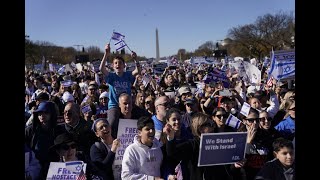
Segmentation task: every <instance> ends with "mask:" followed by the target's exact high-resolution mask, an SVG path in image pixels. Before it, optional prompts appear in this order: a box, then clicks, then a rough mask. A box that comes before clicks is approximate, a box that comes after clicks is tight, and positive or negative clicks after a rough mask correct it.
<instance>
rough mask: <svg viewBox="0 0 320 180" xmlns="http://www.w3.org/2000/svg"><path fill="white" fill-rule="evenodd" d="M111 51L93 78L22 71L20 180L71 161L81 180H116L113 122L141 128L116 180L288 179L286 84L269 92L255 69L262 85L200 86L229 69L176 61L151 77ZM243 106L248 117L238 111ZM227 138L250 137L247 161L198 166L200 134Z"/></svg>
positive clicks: (291, 95)
mask: <svg viewBox="0 0 320 180" xmlns="http://www.w3.org/2000/svg"><path fill="white" fill-rule="evenodd" d="M110 49H111V48H110V45H109V44H107V45H106V46H105V53H104V56H103V58H102V60H101V64H100V67H99V71H90V70H83V71H78V70H74V71H73V72H72V73H70V72H68V73H63V74H59V73H57V72H46V73H43V72H42V73H39V72H35V71H32V70H28V71H26V73H25V84H26V89H25V124H26V125H25V153H28V159H25V161H28V167H26V170H25V174H26V179H33V180H35V179H46V177H47V173H48V169H49V166H50V163H51V162H68V161H77V160H81V161H83V162H85V163H86V164H87V167H86V178H87V179H88V180H89V179H104V180H109V179H116V178H115V176H114V174H113V173H114V171H113V170H114V169H113V168H114V166H113V162H114V160H115V155H116V151H117V148H118V147H119V146H120V144H121V143H120V140H119V137H117V133H118V125H119V120H120V119H136V120H138V121H137V131H138V132H137V135H135V137H134V139H133V143H132V144H130V145H129V146H128V147H127V148H126V149H125V152H124V155H123V160H122V169H121V179H158V180H160V179H171V180H174V179H179V180H181V179H184V180H188V179H190V180H231V179H234V180H238V179H239V180H254V179H270V180H271V179H272V180H278V179H279V180H280V179H281V180H282V179H283V180H292V179H295V166H294V162H295V159H294V140H295V90H294V86H293V87H292V86H289V84H288V83H287V81H278V82H277V81H276V80H274V81H273V83H272V85H271V86H270V85H267V83H266V82H267V68H268V66H266V67H265V66H262V63H261V64H258V65H257V66H259V67H260V69H261V72H262V74H261V79H262V81H261V82H262V83H261V84H258V85H252V84H250V83H249V82H247V81H245V80H243V79H241V77H239V76H238V75H237V74H236V73H235V74H230V73H226V74H227V75H226V76H227V78H228V83H229V85H228V87H226V84H225V82H222V81H213V80H212V81H210V82H208V81H205V77H206V74H208V72H211V71H213V70H219V71H220V70H221V69H225V70H226V71H228V67H222V66H225V65H222V64H215V65H208V64H207V65H201V68H199V66H193V65H191V64H187V63H180V64H177V65H175V66H174V68H170V67H171V66H168V67H167V68H165V70H164V71H163V73H161V74H156V73H155V72H153V71H152V68H147V67H146V66H145V64H141V63H140V62H139V61H137V60H136V58H137V55H136V53H135V52H133V53H132V59H133V60H134V62H135V69H134V70H133V71H128V70H126V64H125V61H124V59H123V58H122V57H121V56H116V57H115V58H114V59H109V57H110ZM107 63H108V64H110V65H111V67H112V70H111V69H109V68H107V66H106V65H107ZM222 90H228V91H230V93H231V94H230V95H225V96H222V95H220V94H219V92H221V91H222ZM245 102H246V103H248V104H249V105H250V110H249V113H248V115H247V116H245V115H243V114H242V113H240V110H241V107H242V106H243V104H244V103H245ZM230 114H232V115H233V116H235V117H237V118H238V119H239V120H241V124H240V127H239V128H235V127H231V126H228V125H227V124H226V120H227V118H228V116H229V115H230ZM224 132H247V140H246V151H245V158H244V159H241V160H239V161H238V162H234V163H233V164H223V165H212V166H201V167H200V166H198V159H199V148H200V139H201V134H203V133H224ZM212 156H214V154H212ZM26 157H27V156H26ZM177 167H179V168H177Z"/></svg>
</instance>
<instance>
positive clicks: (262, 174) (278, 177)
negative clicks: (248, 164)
mask: <svg viewBox="0 0 320 180" xmlns="http://www.w3.org/2000/svg"><path fill="white" fill-rule="evenodd" d="M255 179H256V180H258V179H259V180H262V179H263V180H294V179H295V165H294V163H293V165H292V166H291V168H289V169H286V168H284V167H283V165H282V164H281V162H280V161H279V160H278V159H273V160H272V161H269V162H267V163H266V164H265V165H264V166H263V168H262V169H261V170H260V171H259V172H258V174H257V176H256V178H255Z"/></svg>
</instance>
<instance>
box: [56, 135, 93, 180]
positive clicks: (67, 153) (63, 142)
mask: <svg viewBox="0 0 320 180" xmlns="http://www.w3.org/2000/svg"><path fill="white" fill-rule="evenodd" d="M77 147H78V145H77V144H76V142H75V139H74V138H73V136H72V135H71V134H69V133H62V134H60V135H58V136H57V137H56V138H55V140H54V145H53V146H51V147H50V151H51V152H54V151H55V152H56V153H57V155H58V157H59V159H55V160H54V159H53V160H52V162H71V161H83V162H84V163H87V167H86V172H85V174H86V177H87V179H91V176H92V173H93V171H94V169H93V166H92V163H91V161H90V160H89V158H88V157H87V156H86V155H85V154H84V153H83V152H82V151H77ZM50 167H51V166H50Z"/></svg>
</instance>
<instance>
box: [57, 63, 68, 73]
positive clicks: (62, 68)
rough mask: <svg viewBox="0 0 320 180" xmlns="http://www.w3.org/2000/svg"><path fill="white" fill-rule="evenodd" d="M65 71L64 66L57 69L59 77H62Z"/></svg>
mask: <svg viewBox="0 0 320 180" xmlns="http://www.w3.org/2000/svg"><path fill="white" fill-rule="evenodd" d="M65 70H66V66H65V65H63V66H62V67H61V68H59V69H58V73H59V74H60V75H62V74H63V73H64V71H65Z"/></svg>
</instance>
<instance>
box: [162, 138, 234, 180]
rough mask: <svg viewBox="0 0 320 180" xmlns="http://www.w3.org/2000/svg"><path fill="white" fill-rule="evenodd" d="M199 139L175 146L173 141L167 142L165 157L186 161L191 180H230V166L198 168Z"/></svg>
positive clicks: (231, 174)
mask: <svg viewBox="0 0 320 180" xmlns="http://www.w3.org/2000/svg"><path fill="white" fill-rule="evenodd" d="M199 147H200V139H199V138H194V139H191V140H188V141H186V142H183V143H180V144H177V145H176V142H175V140H172V141H168V143H167V147H166V150H167V155H168V157H169V158H174V159H176V160H188V159H190V161H189V163H188V165H187V166H188V170H189V172H190V179H192V180H203V179H205V180H231V179H232V176H233V172H231V169H230V166H231V165H216V166H203V167H198V158H199Z"/></svg>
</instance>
